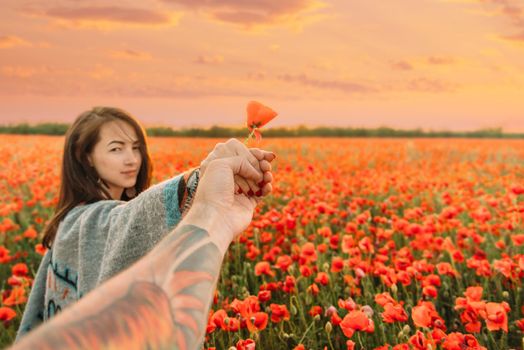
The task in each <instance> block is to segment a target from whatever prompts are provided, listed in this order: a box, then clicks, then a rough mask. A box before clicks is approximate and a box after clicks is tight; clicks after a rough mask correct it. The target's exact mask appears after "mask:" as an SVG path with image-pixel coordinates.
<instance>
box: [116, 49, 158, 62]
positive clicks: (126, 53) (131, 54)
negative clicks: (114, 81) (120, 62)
mask: <svg viewBox="0 0 524 350" xmlns="http://www.w3.org/2000/svg"><path fill="white" fill-rule="evenodd" d="M111 57H113V58H117V59H130V60H150V59H151V58H152V57H151V55H150V54H149V53H147V52H143V51H137V50H131V49H125V50H115V51H112V52H111Z"/></svg>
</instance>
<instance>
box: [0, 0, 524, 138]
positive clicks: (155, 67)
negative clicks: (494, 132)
mask: <svg viewBox="0 0 524 350" xmlns="http://www.w3.org/2000/svg"><path fill="white" fill-rule="evenodd" d="M111 3H112V4H114V5H111ZM253 99H254V100H259V101H261V102H263V103H265V104H267V105H269V106H271V107H273V108H274V109H275V110H277V111H278V112H279V114H280V115H279V117H278V118H277V119H275V120H273V121H272V122H271V123H270V124H269V125H268V126H295V125H300V124H304V125H310V126H316V125H332V126H353V127H377V126H391V127H395V128H418V127H420V128H424V129H433V130H442V129H447V130H473V129H481V128H487V127H502V128H504V130H505V131H509V132H523V131H524V1H522V0H387V1H373V0H141V1H138V0H135V1H131V0H127V1H126V0H123V1H118V2H109V1H105V0H99V1H94V0H46V1H43V0H41V1H25V0H2V1H1V11H0V123H1V124H7V123H17V122H31V123H36V122H44V121H60V122H72V121H73V120H74V118H75V117H76V116H77V115H78V114H80V112H82V111H84V110H86V109H89V108H90V107H92V106H95V105H111V106H118V107H121V108H123V109H125V110H128V111H130V112H131V113H132V114H134V115H135V116H136V117H137V118H138V119H139V120H140V121H142V122H143V124H144V125H146V126H153V125H169V126H173V127H189V126H210V125H212V124H216V125H224V126H240V125H242V124H243V123H244V121H245V106H246V103H247V102H248V101H249V100H253Z"/></svg>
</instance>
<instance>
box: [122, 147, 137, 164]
mask: <svg viewBox="0 0 524 350" xmlns="http://www.w3.org/2000/svg"><path fill="white" fill-rule="evenodd" d="M139 161H140V153H138V152H135V151H134V150H132V149H131V150H130V151H128V152H126V158H125V163H126V164H136V163H138V162H139Z"/></svg>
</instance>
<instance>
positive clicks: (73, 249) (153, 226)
mask: <svg viewBox="0 0 524 350" xmlns="http://www.w3.org/2000/svg"><path fill="white" fill-rule="evenodd" d="M186 181H187V186H186ZM197 183H198V171H195V172H193V173H192V174H191V176H188V173H186V176H185V177H184V176H183V174H182V175H179V176H176V177H174V178H171V179H169V180H166V181H164V182H162V183H159V184H157V185H155V186H152V187H150V188H149V189H148V190H146V191H144V192H142V193H140V194H139V195H138V196H137V197H136V198H134V199H132V200H130V201H128V202H125V201H119V200H102V201H98V202H95V203H92V204H86V205H80V206H77V207H75V208H73V209H72V210H70V211H69V213H68V214H67V215H66V216H65V218H64V219H63V220H62V221H61V222H60V224H59V226H58V230H57V234H56V236H55V237H56V238H55V240H54V242H53V246H52V249H50V250H49V251H48V252H47V253H46V254H45V256H44V257H43V259H42V262H41V263H40V267H39V268H38V271H37V273H36V276H35V279H34V284H33V287H32V289H31V293H30V295H29V300H28V302H27V305H26V308H25V311H24V315H23V316H22V322H21V324H20V328H19V329H18V334H17V338H16V341H18V340H19V339H20V338H21V337H22V336H23V335H25V334H26V333H27V332H29V331H30V330H31V329H33V328H35V327H36V326H38V325H39V324H40V323H42V322H43V321H46V320H48V319H49V318H51V317H53V316H54V315H55V314H57V313H58V312H60V311H61V310H63V309H64V308H65V307H67V306H68V305H70V304H72V303H74V302H76V301H78V299H80V298H81V297H82V296H84V295H85V294H87V293H88V292H89V291H91V290H92V289H94V288H95V287H96V286H98V285H99V284H101V283H102V282H104V281H105V280H107V279H109V278H110V277H112V276H114V275H116V274H117V273H118V272H120V271H122V270H124V269H126V268H127V267H129V266H130V265H132V264H133V263H134V262H136V261H137V260H139V259H140V258H141V257H143V256H144V255H145V254H146V253H147V252H149V251H150V250H151V249H152V248H153V247H154V246H155V245H156V244H157V243H158V242H159V241H160V240H161V239H162V238H163V237H164V236H165V235H166V234H167V233H168V232H170V231H171V230H172V229H173V228H174V227H175V226H176V225H177V224H178V222H179V221H180V219H181V216H182V212H183V211H184V208H187V207H188V205H190V202H191V199H192V197H193V194H194V192H195V190H196V184H197ZM182 191H183V193H181V192H182Z"/></svg>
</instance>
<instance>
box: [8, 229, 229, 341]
mask: <svg viewBox="0 0 524 350" xmlns="http://www.w3.org/2000/svg"><path fill="white" fill-rule="evenodd" d="M222 258H223V254H222V253H221V252H220V250H219V249H218V248H217V246H216V245H215V244H214V243H213V241H212V240H211V239H210V236H209V234H208V232H206V231H205V230H203V229H201V228H198V227H196V226H191V225H185V226H182V227H179V228H177V229H176V230H175V231H174V232H173V233H171V234H170V235H169V236H168V237H166V238H165V239H164V240H163V241H162V242H160V243H159V245H158V246H157V247H156V248H155V249H154V250H153V251H151V252H150V253H149V254H148V255H147V256H146V257H145V258H144V259H143V260H141V261H140V262H139V263H138V264H136V265H134V266H133V267H132V268H131V269H129V270H126V271H125V272H123V273H122V274H120V275H118V276H116V277H115V278H113V279H111V280H110V281H109V282H108V283H106V284H104V285H102V286H101V287H100V288H98V289H96V290H95V291H94V292H92V293H90V294H88V295H87V296H86V297H84V299H82V300H80V301H79V302H78V303H77V304H76V305H73V306H71V307H70V308H68V309H66V310H65V311H64V312H63V313H62V314H61V315H59V316H57V317H56V318H55V319H53V320H51V321H50V322H49V323H48V324H45V325H44V326H43V327H41V328H39V329H37V330H35V333H34V334H29V335H28V336H26V338H27V339H22V341H21V342H20V343H19V344H18V346H19V347H20V348H27V349H33V348H39V349H115V348H124V349H126V350H131V349H173V348H175V349H181V350H185V349H197V348H198V347H199V346H200V343H201V341H202V339H203V336H204V334H203V333H204V330H205V325H206V322H207V315H208V311H209V307H210V301H211V300H212V293H213V291H214V287H215V283H216V280H217V276H218V274H219V269H220V266H221V262H222ZM124 286H125V287H124ZM19 347H17V349H18V348H19Z"/></svg>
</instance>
